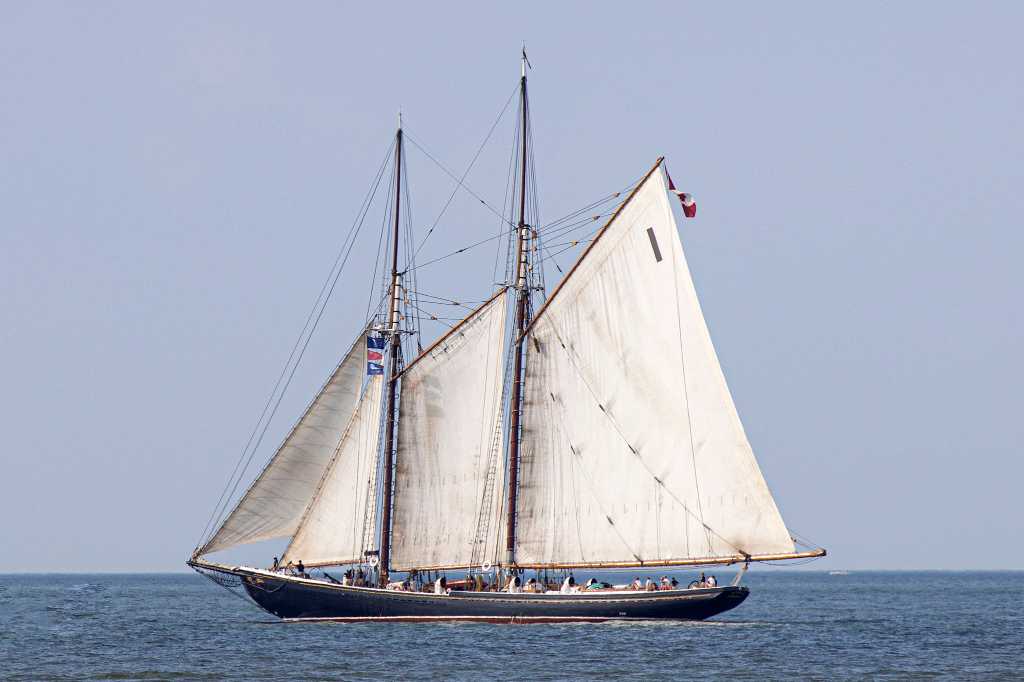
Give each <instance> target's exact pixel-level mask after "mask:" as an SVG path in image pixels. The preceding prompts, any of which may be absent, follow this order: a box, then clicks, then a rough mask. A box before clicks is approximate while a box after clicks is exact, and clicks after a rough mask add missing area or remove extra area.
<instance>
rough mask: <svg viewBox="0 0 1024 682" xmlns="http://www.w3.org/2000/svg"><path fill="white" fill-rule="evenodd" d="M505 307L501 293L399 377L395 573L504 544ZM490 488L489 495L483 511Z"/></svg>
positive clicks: (487, 552) (484, 553)
mask: <svg viewBox="0 0 1024 682" xmlns="http://www.w3.org/2000/svg"><path fill="white" fill-rule="evenodd" d="M506 307H507V306H506V296H505V292H504V290H503V291H502V292H501V293H500V294H498V295H497V296H495V297H494V298H492V299H491V300H490V301H488V302H487V303H485V304H484V305H483V306H481V307H480V308H479V309H477V311H476V312H474V313H473V314H471V315H470V316H469V317H467V318H466V319H465V320H464V321H463V322H462V323H461V324H460V325H459V326H457V327H456V328H454V329H453V330H452V331H451V332H449V334H448V335H447V336H445V337H443V338H442V339H441V340H440V341H439V342H438V343H437V344H435V345H434V346H433V347H432V348H431V349H429V350H428V351H426V352H424V353H423V354H422V355H421V356H420V357H419V358H418V359H417V360H416V361H415V362H414V363H412V364H410V365H409V367H408V369H407V370H406V371H405V373H404V374H403V375H402V393H401V398H400V404H399V421H398V446H397V456H396V472H395V496H394V499H395V502H394V517H393V524H392V549H391V564H392V565H393V566H394V567H396V569H398V570H402V569H403V568H412V567H424V566H442V565H444V566H463V565H468V564H470V563H472V562H474V561H479V562H484V561H494V560H495V558H496V556H497V550H498V549H499V545H500V544H502V540H501V537H503V536H502V530H503V527H502V526H503V524H502V523H501V505H502V490H503V489H504V476H503V472H504V466H503V465H502V462H503V455H502V437H501V408H502V405H501V402H502V380H503V375H504V364H503V360H504V338H505V317H506ZM486 486H490V487H491V492H492V494H491V495H490V496H489V497H490V502H489V504H488V505H487V508H485V509H483V510H481V506H482V500H483V499H484V498H485V497H487V495H485V492H486V489H485V488H486ZM481 512H482V513H483V519H484V523H483V524H482V525H483V527H482V528H481V533H480V537H479V538H478V537H477V530H478V525H481V524H480V520H481ZM477 540H479V542H477Z"/></svg>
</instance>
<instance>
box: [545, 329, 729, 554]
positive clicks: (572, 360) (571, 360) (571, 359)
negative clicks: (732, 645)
mask: <svg viewBox="0 0 1024 682" xmlns="http://www.w3.org/2000/svg"><path fill="white" fill-rule="evenodd" d="M549 326H550V328H551V331H552V332H553V333H554V335H555V338H556V339H558V343H559V345H560V346H561V347H562V350H564V351H565V354H566V357H568V359H569V364H570V366H571V367H572V368H573V369H574V370H575V371H576V375H577V376H578V377H579V379H580V382H582V383H583V385H584V386H585V387H586V389H587V391H588V392H589V393H590V395H591V396H592V397H593V398H594V400H595V402H597V405H598V406H599V407H601V403H600V400H599V399H598V397H597V394H596V393H595V392H594V389H593V387H591V385H590V383H589V382H588V381H587V379H586V377H584V376H583V372H582V370H581V369H580V367H579V365H577V364H576V360H575V358H574V357H573V355H572V354H571V353H570V352H569V348H568V347H567V346H566V345H565V342H564V341H563V340H562V337H561V335H560V334H559V333H558V329H557V328H556V327H555V325H554V324H551V325H549ZM601 412H602V414H604V415H605V417H606V418H607V419H608V421H609V422H610V423H611V425H612V427H613V428H614V429H615V432H616V433H618V434H619V437H620V438H621V439H622V442H623V443H625V444H626V447H628V448H629V450H630V452H632V453H633V454H634V455H635V456H636V459H637V460H638V461H639V462H640V465H641V466H642V467H643V468H644V470H645V471H647V473H648V474H650V475H651V477H652V478H653V479H654V480H655V481H656V482H657V483H658V485H660V486H661V487H662V489H663V490H665V492H667V493H668V494H669V496H670V497H671V498H672V499H673V500H675V501H676V503H678V504H679V506H680V507H682V508H683V511H685V512H686V513H687V514H689V515H690V516H692V517H693V518H694V519H696V520H697V521H699V522H700V524H701V526H703V527H704V529H705V531H706V532H709V533H713V534H714V535H715V536H716V537H718V538H720V539H721V540H722V542H724V543H725V544H727V545H729V546H730V547H732V548H733V549H735V550H736V551H738V552H739V553H740V554H744V555H745V554H746V552H744V551H743V550H742V549H741V548H739V547H737V546H736V545H734V544H733V543H731V542H729V540H727V539H726V538H725V537H723V536H722V535H721V534H720V533H718V532H717V531H715V530H714V529H713V528H711V527H710V526H709V525H707V523H705V522H704V519H703V518H702V517H701V516H698V515H696V514H694V513H693V511H691V510H690V508H689V507H688V506H687V505H686V503H684V502H683V501H682V500H681V499H680V498H679V497H678V496H677V495H676V494H675V493H673V492H672V491H671V490H670V489H669V488H668V486H667V485H665V482H664V481H662V480H661V479H660V478H658V477H657V476H656V475H655V473H654V472H653V471H652V470H651V468H650V467H648V466H647V463H646V462H645V461H644V458H643V456H642V455H641V454H640V453H639V451H637V450H636V448H634V447H633V446H632V445H631V444H630V443H629V441H628V440H627V439H626V436H625V434H623V432H622V429H621V428H620V427H619V425H618V424H617V423H616V421H615V419H614V418H613V417H612V415H611V414H610V413H609V412H608V411H607V410H605V409H604V408H603V407H601ZM709 545H710V540H709ZM708 549H709V553H710V550H711V547H710V546H709V548H708Z"/></svg>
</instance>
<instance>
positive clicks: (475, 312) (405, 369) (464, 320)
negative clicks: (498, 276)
mask: <svg viewBox="0 0 1024 682" xmlns="http://www.w3.org/2000/svg"><path fill="white" fill-rule="evenodd" d="M507 289H508V287H501V288H500V289H498V291H497V292H496V293H495V294H494V295H493V296H491V297H490V298H489V299H487V300H486V301H484V302H483V303H482V304H480V306H479V307H477V308H476V309H474V310H473V311H472V312H470V313H469V315H466V316H465V317H464V318H462V320H460V321H459V322H458V324H456V325H455V326H454V327H452V328H451V329H449V330H448V331H447V332H445V333H444V335H442V336H441V338H439V339H438V340H437V341H434V343H432V344H430V346H429V347H428V348H427V349H426V350H425V351H423V352H422V353H420V354H419V355H417V356H416V359H414V360H413V361H412V362H410V363H409V364H408V365H406V366H405V367H403V368H402V371H401V372H399V373H398V376H397V377H395V378H396V379H401V378H402V377H403V376H404V375H405V373H406V372H408V371H409V370H410V369H412V367H413V365H415V364H416V363H417V362H419V361H420V360H422V359H423V358H424V357H426V356H427V355H429V354H430V353H431V352H433V350H434V349H435V348H437V347H438V346H439V345H441V343H442V342H444V340H445V339H447V338H448V337H450V336H451V335H452V334H454V333H455V332H457V331H458V330H459V329H461V328H462V326H463V325H465V324H466V323H467V322H469V320H470V318H472V317H475V316H476V315H478V314H479V313H480V311H481V310H483V309H484V308H486V307H487V306H489V305H490V304H491V303H493V302H494V300H495V299H496V298H498V297H499V296H501V295H502V294H503V293H505V291H506V290H507Z"/></svg>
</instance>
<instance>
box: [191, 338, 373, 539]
mask: <svg viewBox="0 0 1024 682" xmlns="http://www.w3.org/2000/svg"><path fill="white" fill-rule="evenodd" d="M364 339H365V334H363V333H360V335H359V338H358V339H357V340H356V342H355V343H354V344H353V345H352V347H351V348H350V349H349V351H348V353H347V354H346V355H345V358H344V359H343V360H342V361H341V363H340V364H339V365H338V366H337V368H336V369H335V370H334V373H333V374H331V376H330V378H329V379H328V380H327V383H325V384H324V386H323V388H322V389H320V392H319V393H318V394H317V396H316V398H314V399H313V402H312V403H310V405H309V407H308V408H306V412H305V413H304V414H303V415H302V418H301V419H299V421H298V422H297V423H296V425H295V426H294V428H293V429H292V431H291V433H289V434H288V437H287V438H286V439H285V441H284V443H283V444H282V445H281V447H280V448H278V450H277V452H276V453H275V454H274V457H273V458H272V459H271V460H270V462H269V463H268V464H267V466H266V468H264V469H263V472H262V473H261V474H260V476H259V478H257V479H256V481H255V482H254V483H253V484H252V486H251V487H250V488H249V490H248V491H246V493H245V495H244V496H243V497H242V499H241V500H239V502H238V504H237V505H236V506H235V508H234V510H233V511H232V512H231V514H229V515H228V517H227V518H226V519H225V520H224V523H223V524H222V525H221V526H220V528H219V529H218V530H217V532H216V533H214V535H213V537H211V538H210V539H209V541H207V542H206V544H205V545H203V547H202V548H201V549H200V550H199V551H198V552H197V555H203V554H208V553H210V552H216V551H219V550H224V549H229V548H231V547H234V546H236V545H243V544H247V543H250V542H259V541H261V540H269V539H272V538H280V537H286V536H289V535H291V534H292V533H294V532H295V529H296V528H297V527H298V524H299V519H300V518H302V514H303V511H304V510H305V509H306V507H307V505H308V504H309V501H310V499H311V498H312V496H313V491H314V490H315V489H316V487H317V485H318V484H319V483H320V479H321V478H322V477H323V474H324V471H325V470H326V469H327V464H328V462H330V460H331V457H332V456H333V455H334V451H335V449H336V448H337V447H338V442H339V440H340V438H341V434H342V432H343V431H344V430H345V426H346V425H347V424H348V422H349V420H350V419H351V418H352V414H353V412H354V411H355V407H356V402H357V401H358V399H359V391H360V388H361V387H362V383H363V376H364V375H365V373H366V371H365V364H366V351H365V348H366V347H365V341H364Z"/></svg>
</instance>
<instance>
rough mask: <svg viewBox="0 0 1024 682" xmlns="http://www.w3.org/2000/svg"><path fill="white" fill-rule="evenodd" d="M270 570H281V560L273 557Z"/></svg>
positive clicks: (275, 571)
mask: <svg viewBox="0 0 1024 682" xmlns="http://www.w3.org/2000/svg"><path fill="white" fill-rule="evenodd" d="M270 570H271V571H273V572H274V573H277V572H278V571H280V570H281V562H280V561H278V560H277V557H274V563H273V565H271V567H270Z"/></svg>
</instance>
